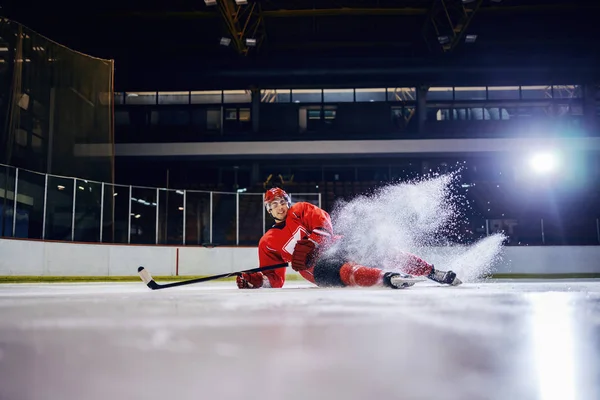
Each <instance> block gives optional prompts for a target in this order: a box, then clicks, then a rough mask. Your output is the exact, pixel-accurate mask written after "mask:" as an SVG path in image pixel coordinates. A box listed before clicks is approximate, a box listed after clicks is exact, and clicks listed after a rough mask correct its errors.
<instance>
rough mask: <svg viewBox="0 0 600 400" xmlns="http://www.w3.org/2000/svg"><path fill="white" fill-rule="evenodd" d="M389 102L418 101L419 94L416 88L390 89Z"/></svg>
mask: <svg viewBox="0 0 600 400" xmlns="http://www.w3.org/2000/svg"><path fill="white" fill-rule="evenodd" d="M387 99H388V101H416V100H417V92H416V90H415V88H410V87H409V88H388V89H387Z"/></svg>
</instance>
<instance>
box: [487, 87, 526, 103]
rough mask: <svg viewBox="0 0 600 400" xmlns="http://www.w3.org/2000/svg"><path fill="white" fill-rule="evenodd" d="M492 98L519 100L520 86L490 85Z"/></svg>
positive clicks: (489, 91)
mask: <svg viewBox="0 0 600 400" xmlns="http://www.w3.org/2000/svg"><path fill="white" fill-rule="evenodd" d="M488 99H490V100H519V87H518V86H488Z"/></svg>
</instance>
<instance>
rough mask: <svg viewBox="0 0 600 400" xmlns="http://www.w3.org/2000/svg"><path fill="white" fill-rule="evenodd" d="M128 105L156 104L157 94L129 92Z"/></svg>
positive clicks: (126, 97) (126, 99) (127, 95)
mask: <svg viewBox="0 0 600 400" xmlns="http://www.w3.org/2000/svg"><path fill="white" fill-rule="evenodd" d="M125 103H126V104H156V92H127V93H126V95H125Z"/></svg>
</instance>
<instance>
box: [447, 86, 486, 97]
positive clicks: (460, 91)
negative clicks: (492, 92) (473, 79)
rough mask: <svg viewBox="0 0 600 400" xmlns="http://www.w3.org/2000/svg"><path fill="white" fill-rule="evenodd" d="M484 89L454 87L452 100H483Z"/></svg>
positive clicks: (484, 95)
mask: <svg viewBox="0 0 600 400" xmlns="http://www.w3.org/2000/svg"><path fill="white" fill-rule="evenodd" d="M485 99H486V90H485V86H484V87H455V88H454V100H485Z"/></svg>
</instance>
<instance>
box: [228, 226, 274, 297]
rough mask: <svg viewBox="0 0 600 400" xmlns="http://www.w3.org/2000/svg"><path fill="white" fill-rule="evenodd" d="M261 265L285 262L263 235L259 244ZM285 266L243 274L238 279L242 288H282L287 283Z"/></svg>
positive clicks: (239, 286)
mask: <svg viewBox="0 0 600 400" xmlns="http://www.w3.org/2000/svg"><path fill="white" fill-rule="evenodd" d="M258 261H259V267H260V268H264V267H269V266H271V265H275V264H281V263H283V262H285V261H284V260H283V258H282V257H281V255H280V254H278V253H277V252H276V251H274V249H272V248H271V247H270V246H269V245H268V242H267V240H265V238H264V237H263V239H261V240H260V242H259V244H258ZM285 271H286V270H285V268H278V269H274V270H270V271H265V272H255V273H253V274H242V275H241V276H238V278H237V279H236V281H237V285H238V288H240V289H258V288H261V287H264V288H281V287H283V284H284V283H285Z"/></svg>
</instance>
